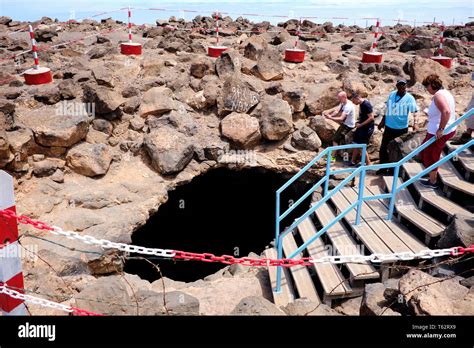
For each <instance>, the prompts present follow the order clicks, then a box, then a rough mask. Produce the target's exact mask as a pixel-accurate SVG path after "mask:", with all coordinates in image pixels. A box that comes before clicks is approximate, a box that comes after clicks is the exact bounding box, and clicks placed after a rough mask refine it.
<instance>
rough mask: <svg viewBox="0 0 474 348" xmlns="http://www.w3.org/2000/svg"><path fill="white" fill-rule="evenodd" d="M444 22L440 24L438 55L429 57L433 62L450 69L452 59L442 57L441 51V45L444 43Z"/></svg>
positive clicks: (442, 51)
mask: <svg viewBox="0 0 474 348" xmlns="http://www.w3.org/2000/svg"><path fill="white" fill-rule="evenodd" d="M444 29H445V28H444V22H443V23H442V24H441V33H440V34H439V49H438V55H437V56H433V57H431V59H433V60H434V61H435V62H438V63H439V64H441V65H442V66H444V67H446V68H448V69H451V66H452V64H453V59H452V58H449V57H445V56H443V53H444V50H443V43H444Z"/></svg>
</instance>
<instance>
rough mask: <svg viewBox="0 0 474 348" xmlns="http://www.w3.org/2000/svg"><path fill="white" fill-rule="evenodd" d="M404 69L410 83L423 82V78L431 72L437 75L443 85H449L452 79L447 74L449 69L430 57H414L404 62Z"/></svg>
mask: <svg viewBox="0 0 474 348" xmlns="http://www.w3.org/2000/svg"><path fill="white" fill-rule="evenodd" d="M404 69H405V70H406V71H407V73H408V74H409V75H410V85H414V84H415V83H416V82H423V80H424V78H425V77H426V76H428V75H431V74H436V75H438V76H439V77H440V78H441V81H443V84H444V86H445V87H449V85H450V84H451V81H452V77H450V76H449V74H448V73H449V70H448V69H446V68H445V67H444V66H442V65H441V64H439V63H437V62H435V61H434V60H432V59H427V58H422V57H414V58H413V59H411V60H409V61H408V62H407V63H406V68H404Z"/></svg>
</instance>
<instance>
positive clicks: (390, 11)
mask: <svg viewBox="0 0 474 348" xmlns="http://www.w3.org/2000/svg"><path fill="white" fill-rule="evenodd" d="M128 5H131V6H132V7H134V8H136V9H135V10H133V22H134V23H137V24H143V23H154V22H155V20H156V19H158V18H160V19H167V18H169V17H170V16H176V17H184V18H185V19H187V20H190V19H192V18H194V17H195V16H196V15H197V14H201V15H210V14H211V13H212V12H214V11H216V10H219V11H223V12H233V13H259V14H261V16H260V17H249V18H250V19H252V20H256V21H261V20H269V21H271V22H273V23H277V22H280V21H282V20H284V19H282V18H275V17H266V16H265V15H284V16H290V17H293V18H299V17H304V16H317V17H323V18H329V17H350V19H349V20H347V19H341V20H334V19H333V20H332V22H334V23H335V24H339V23H344V24H358V25H364V24H365V22H366V20H365V19H364V20H363V19H361V18H363V17H380V18H382V24H384V19H385V23H386V24H394V21H393V20H394V19H402V20H409V21H410V22H412V21H414V20H415V19H416V20H417V22H421V21H433V19H434V18H436V21H438V22H441V21H444V22H445V23H446V24H452V22H453V20H454V22H455V23H456V24H461V23H465V22H468V21H474V19H469V18H468V17H474V0H446V1H441V0H417V1H414V0H378V1H376V0H224V1H218V0H184V1H183V0H175V1H153V0H75V1H67V0H0V15H3V16H9V17H12V18H13V19H15V20H24V21H34V20H36V19H39V18H41V17H42V16H47V17H51V18H58V19H59V20H67V19H71V18H73V19H81V18H85V17H90V16H93V15H96V14H97V13H99V12H104V11H111V10H116V9H120V8H122V7H127V6H128ZM145 8H161V9H166V10H167V11H156V10H155V11H150V10H145ZM183 9H184V10H191V11H197V12H184V11H182V10H183ZM107 17H112V18H115V19H122V20H126V12H125V11H117V12H113V13H107V14H104V15H101V16H97V17H94V19H101V18H107ZM231 17H237V16H236V15H231ZM315 21H317V22H319V20H315ZM321 21H322V20H321ZM369 24H370V23H369ZM411 24H413V23H411Z"/></svg>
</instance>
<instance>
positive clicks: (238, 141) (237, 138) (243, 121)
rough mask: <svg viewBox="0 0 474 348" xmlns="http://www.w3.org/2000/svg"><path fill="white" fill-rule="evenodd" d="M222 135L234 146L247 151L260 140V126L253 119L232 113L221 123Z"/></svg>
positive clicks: (245, 115)
mask: <svg viewBox="0 0 474 348" xmlns="http://www.w3.org/2000/svg"><path fill="white" fill-rule="evenodd" d="M221 132H222V135H223V136H224V137H226V138H228V139H229V140H230V141H231V142H232V143H233V144H234V145H236V146H237V147H240V148H243V149H249V148H251V147H253V146H254V145H256V144H257V143H258V142H259V140H260V139H261V137H262V136H261V134H260V125H259V122H258V120H257V119H256V118H255V117H252V116H250V115H247V114H239V113H237V112H233V113H231V114H230V115H227V116H226V117H225V118H224V119H223V120H222V121H221Z"/></svg>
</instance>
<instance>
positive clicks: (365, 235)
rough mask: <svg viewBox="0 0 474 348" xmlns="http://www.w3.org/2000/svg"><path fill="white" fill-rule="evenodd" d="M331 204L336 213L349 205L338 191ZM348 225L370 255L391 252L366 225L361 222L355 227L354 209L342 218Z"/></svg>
mask: <svg viewBox="0 0 474 348" xmlns="http://www.w3.org/2000/svg"><path fill="white" fill-rule="evenodd" d="M331 200H332V202H333V203H334V204H335V205H336V207H337V210H338V213H340V212H342V211H344V210H345V209H346V208H347V207H348V206H349V205H350V203H349V201H348V200H347V199H346V197H344V195H343V194H342V193H341V192H340V191H339V192H337V193H336V194H334V195H333V196H332V197H331ZM344 220H346V221H347V222H348V223H349V225H350V226H351V228H352V230H353V231H354V233H355V234H357V236H358V237H359V239H360V240H361V241H362V243H364V245H365V246H366V247H367V248H368V249H369V250H370V252H372V253H382V254H388V253H390V252H391V250H390V249H389V248H388V246H387V245H386V244H385V243H384V241H383V240H382V239H380V237H379V236H378V235H377V234H376V233H375V232H374V230H373V229H371V228H370V227H369V225H367V224H363V223H362V222H363V221H362V220H361V223H360V224H359V225H358V226H356V224H355V220H356V212H355V209H353V210H351V211H349V212H348V213H347V214H346V216H345V217H344Z"/></svg>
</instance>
